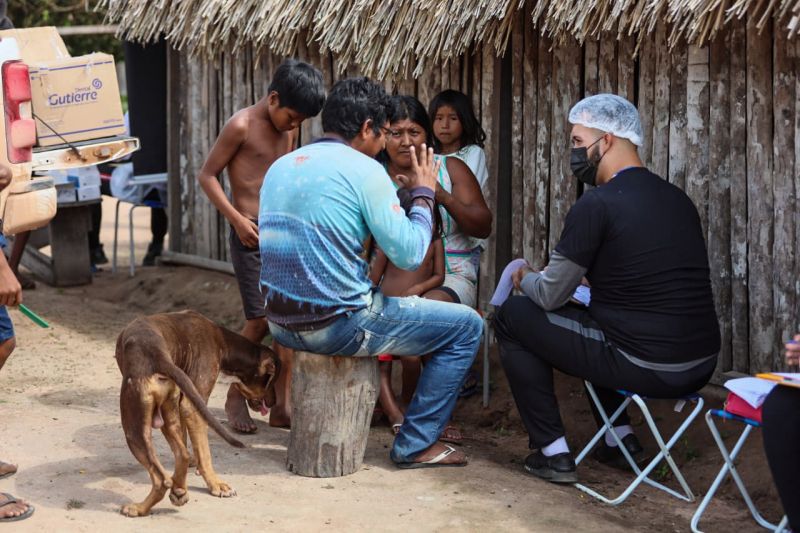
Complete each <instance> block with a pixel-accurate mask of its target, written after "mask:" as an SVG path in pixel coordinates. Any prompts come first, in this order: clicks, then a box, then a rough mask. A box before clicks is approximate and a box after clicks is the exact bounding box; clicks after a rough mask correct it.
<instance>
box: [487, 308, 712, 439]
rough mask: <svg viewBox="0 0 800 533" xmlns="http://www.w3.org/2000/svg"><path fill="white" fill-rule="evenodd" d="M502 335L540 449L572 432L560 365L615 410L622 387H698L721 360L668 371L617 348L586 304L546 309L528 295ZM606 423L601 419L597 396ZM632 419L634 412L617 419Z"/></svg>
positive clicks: (678, 392) (662, 394)
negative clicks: (559, 389) (556, 382)
mask: <svg viewBox="0 0 800 533" xmlns="http://www.w3.org/2000/svg"><path fill="white" fill-rule="evenodd" d="M494 326H495V334H496V336H497V340H498V343H499V345H500V359H501V361H502V363H503V368H504V369H505V372H506V376H507V378H508V382H509V384H510V385H511V392H512V394H513V395H514V401H515V402H516V404H517V409H519V413H520V416H521V417H522V422H523V423H524V424H525V428H526V429H527V431H528V435H529V437H530V447H531V448H532V449H536V448H541V447H543V446H547V445H548V444H550V443H552V442H553V441H555V440H556V439H558V438H560V437H563V436H564V425H563V423H562V421H561V414H560V413H559V410H558V400H557V399H556V395H555V391H554V388H553V369H554V368H555V369H558V370H560V371H561V372H564V373H565V374H569V375H571V376H576V377H579V378H582V379H585V380H588V381H589V382H591V383H592V384H593V385H594V387H595V391H596V392H597V395H598V397H599V399H600V403H601V404H602V405H603V408H604V409H605V410H606V412H607V413H608V415H609V416H611V414H612V413H613V412H614V411H616V410H617V408H619V406H620V404H621V403H622V401H623V400H624V398H623V397H622V395H620V394H618V393H617V392H615V389H625V390H628V391H631V392H636V393H638V394H642V395H646V396H651V397H655V398H675V397H680V396H684V395H686V394H690V393H692V392H696V391H697V390H699V389H700V388H701V387H703V385H705V384H706V383H708V380H709V379H711V374H712V373H713V371H714V367H715V365H716V361H714V360H711V361H709V362H706V363H703V364H702V365H700V366H698V367H695V368H692V369H691V370H688V371H684V372H663V371H655V370H649V369H646V368H642V367H640V366H637V365H634V364H633V363H631V362H630V361H628V359H627V358H626V357H625V356H624V355H622V354H621V353H620V352H619V351H618V350H617V349H616V348H614V347H613V346H611V345H610V344H609V343H608V342H607V341H606V339H605V335H604V334H603V331H602V329H601V328H600V326H599V325H598V324H597V322H595V321H594V319H592V317H591V316H590V315H589V312H588V311H587V310H586V309H585V308H579V307H577V306H575V307H573V306H571V305H567V306H565V307H562V308H561V309H558V310H556V311H552V312H546V311H544V310H543V309H541V308H540V307H539V306H538V305H536V304H535V303H533V301H531V300H530V298H528V297H527V296H512V297H511V298H509V300H508V301H506V303H505V304H504V305H503V306H502V307H501V308H500V310H499V311H498V313H497V315H496V318H495V324H494ZM589 403H590V405H591V407H592V412H593V413H594V414H595V419H596V420H597V421H598V426H599V425H600V423H601V419H600V418H599V416H598V414H597V412H596V411H595V407H594V404H593V403H592V402H591V399H590V401H589ZM628 423H629V419H628V416H627V413H623V414H622V415H621V416H620V417H619V418H618V419H617V421H616V422H615V425H617V426H621V425H625V424H628Z"/></svg>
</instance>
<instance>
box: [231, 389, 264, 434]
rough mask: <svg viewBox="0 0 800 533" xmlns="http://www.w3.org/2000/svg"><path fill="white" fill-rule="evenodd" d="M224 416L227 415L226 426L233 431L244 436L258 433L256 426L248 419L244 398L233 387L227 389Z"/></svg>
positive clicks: (248, 414) (248, 412)
mask: <svg viewBox="0 0 800 533" xmlns="http://www.w3.org/2000/svg"><path fill="white" fill-rule="evenodd" d="M225 414H227V415H228V425H229V426H230V427H231V428H233V430H234V431H237V432H239V433H244V434H249V433H255V432H256V431H258V426H256V423H255V422H253V419H252V418H251V417H250V411H249V410H248V408H247V402H246V401H245V398H244V396H242V393H241V392H239V389H237V388H236V386H234V385H231V386H230V388H229V389H228V397H227V398H226V399H225Z"/></svg>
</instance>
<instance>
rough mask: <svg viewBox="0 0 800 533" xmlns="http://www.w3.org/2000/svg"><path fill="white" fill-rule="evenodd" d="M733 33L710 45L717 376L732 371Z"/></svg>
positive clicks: (710, 217)
mask: <svg viewBox="0 0 800 533" xmlns="http://www.w3.org/2000/svg"><path fill="white" fill-rule="evenodd" d="M729 49H730V32H729V30H728V28H727V27H725V28H723V29H722V30H721V31H720V33H719V34H718V35H717V37H716V39H714V41H713V42H712V43H711V45H710V57H709V76H710V93H709V98H710V102H709V123H708V146H709V151H708V173H709V175H710V176H711V179H710V181H709V192H708V259H709V266H710V268H711V287H712V289H713V291H714V303H715V305H716V309H717V318H718V319H719V323H720V334H721V341H722V342H721V346H722V347H721V350H720V357H719V361H718V364H717V371H718V372H727V371H729V370H731V369H732V368H733V358H732V352H731V349H732V345H731V343H732V338H731V336H732V330H731V325H732V317H731V117H730V113H731V92H730V90H731V88H730V64H731V59H730V53H729Z"/></svg>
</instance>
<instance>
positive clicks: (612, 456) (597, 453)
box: [592, 433, 650, 470]
mask: <svg viewBox="0 0 800 533" xmlns="http://www.w3.org/2000/svg"><path fill="white" fill-rule="evenodd" d="M622 444H624V445H625V449H626V450H628V453H629V454H631V457H632V458H633V461H634V462H635V463H636V466H642V465H644V464H646V463H647V461H648V460H649V459H650V457H649V456H648V455H647V452H645V451H644V448H642V445H641V444H639V439H637V438H636V435H634V434H633V433H630V434H628V435H625V436H624V437H623V438H622ZM592 457H594V458H595V460H597V461H598V462H601V463H605V464H607V465H609V466H613V467H614V468H619V469H620V470H630V468H631V466H630V465H629V464H628V461H627V460H626V459H625V456H624V455H622V452H621V451H620V450H619V447H618V446H609V445H608V444H606V441H605V438H603V439H601V440H600V445H599V446H598V447H597V448H595V450H594V453H593V454H592Z"/></svg>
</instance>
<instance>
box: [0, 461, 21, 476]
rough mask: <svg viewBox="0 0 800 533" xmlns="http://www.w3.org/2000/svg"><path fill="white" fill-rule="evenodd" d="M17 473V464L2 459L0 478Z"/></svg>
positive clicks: (0, 462)
mask: <svg viewBox="0 0 800 533" xmlns="http://www.w3.org/2000/svg"><path fill="white" fill-rule="evenodd" d="M16 473H17V465H12V464H11V463H4V462H3V461H0V479H2V478H4V477H8V476H10V475H12V474H16Z"/></svg>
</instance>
